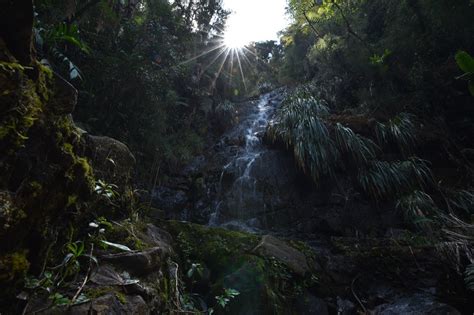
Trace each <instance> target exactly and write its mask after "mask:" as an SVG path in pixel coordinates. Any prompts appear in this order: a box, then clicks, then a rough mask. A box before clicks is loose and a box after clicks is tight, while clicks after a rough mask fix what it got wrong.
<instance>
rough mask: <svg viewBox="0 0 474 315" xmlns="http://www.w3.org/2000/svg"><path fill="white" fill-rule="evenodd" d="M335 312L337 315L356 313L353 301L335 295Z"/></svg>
mask: <svg viewBox="0 0 474 315" xmlns="http://www.w3.org/2000/svg"><path fill="white" fill-rule="evenodd" d="M337 314H338V315H353V314H356V307H355V305H354V303H352V302H351V301H349V300H343V299H341V298H340V297H339V296H338V297H337Z"/></svg>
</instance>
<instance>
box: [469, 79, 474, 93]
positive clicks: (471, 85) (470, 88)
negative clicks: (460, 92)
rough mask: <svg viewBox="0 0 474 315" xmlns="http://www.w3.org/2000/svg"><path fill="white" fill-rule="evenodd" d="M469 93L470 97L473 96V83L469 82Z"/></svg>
mask: <svg viewBox="0 0 474 315" xmlns="http://www.w3.org/2000/svg"><path fill="white" fill-rule="evenodd" d="M468 84H469V92H471V95H472V96H474V81H469V83H468Z"/></svg>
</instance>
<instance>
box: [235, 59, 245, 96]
mask: <svg viewBox="0 0 474 315" xmlns="http://www.w3.org/2000/svg"><path fill="white" fill-rule="evenodd" d="M239 55H240V51H239V50H236V56H237V63H238V64H239V69H240V75H241V76H242V82H243V83H244V88H245V92H247V84H246V83H245V76H244V71H243V70H242V64H241V63H240V57H239Z"/></svg>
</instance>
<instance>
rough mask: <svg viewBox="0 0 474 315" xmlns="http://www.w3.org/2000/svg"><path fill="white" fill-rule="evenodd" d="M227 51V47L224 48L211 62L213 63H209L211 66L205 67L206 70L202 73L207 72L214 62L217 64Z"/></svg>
mask: <svg viewBox="0 0 474 315" xmlns="http://www.w3.org/2000/svg"><path fill="white" fill-rule="evenodd" d="M227 49H228V48H226V47H222V48H221V50H220V51H219V52H218V54H217V55H216V56H215V57H214V58H213V59H212V60H211V62H209V64H208V65H207V66H205V67H204V69H202V72H206V71H207V69H209V68H210V67H211V66H212V65H213V64H214V62H216V61H217V59H219V57H220V56H222V54H223V53H225V52H226V50H227Z"/></svg>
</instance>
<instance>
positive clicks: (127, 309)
mask: <svg viewBox="0 0 474 315" xmlns="http://www.w3.org/2000/svg"><path fill="white" fill-rule="evenodd" d="M36 314H44V315H49V314H51V315H53V314H68V315H83V314H97V315H99V314H100V315H105V314H107V315H120V314H140V315H142V314H143V315H147V314H151V313H150V310H149V308H148V306H147V304H146V302H145V301H144V300H143V298H142V297H141V296H139V295H135V296H128V295H127V296H124V297H123V299H120V298H119V297H117V295H116V294H114V293H109V294H106V295H104V296H101V297H98V298H97V299H94V300H92V301H90V302H86V303H82V304H79V305H74V306H72V307H70V308H68V309H62V308H61V309H53V310H47V311H42V312H37V313H36Z"/></svg>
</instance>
